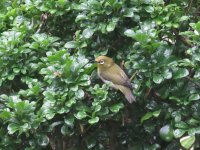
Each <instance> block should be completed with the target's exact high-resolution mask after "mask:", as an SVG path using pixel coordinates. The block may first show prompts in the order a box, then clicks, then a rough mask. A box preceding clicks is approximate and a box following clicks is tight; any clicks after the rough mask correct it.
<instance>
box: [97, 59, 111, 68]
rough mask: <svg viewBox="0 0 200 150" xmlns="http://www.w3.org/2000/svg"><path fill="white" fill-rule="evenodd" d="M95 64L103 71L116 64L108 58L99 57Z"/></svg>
mask: <svg viewBox="0 0 200 150" xmlns="http://www.w3.org/2000/svg"><path fill="white" fill-rule="evenodd" d="M95 62H97V63H98V67H99V68H101V69H106V68H109V67H111V66H112V65H113V64H114V61H113V59H112V58H110V57H107V56H98V57H97V58H95Z"/></svg>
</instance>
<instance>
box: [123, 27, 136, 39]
mask: <svg viewBox="0 0 200 150" xmlns="http://www.w3.org/2000/svg"><path fill="white" fill-rule="evenodd" d="M124 35H126V36H127V37H133V36H134V35H135V32H134V31H133V30H131V29H127V30H126V31H125V32H124Z"/></svg>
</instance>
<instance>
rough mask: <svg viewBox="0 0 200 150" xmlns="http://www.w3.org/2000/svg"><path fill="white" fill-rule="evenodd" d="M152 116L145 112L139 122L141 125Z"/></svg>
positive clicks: (150, 113)
mask: <svg viewBox="0 0 200 150" xmlns="http://www.w3.org/2000/svg"><path fill="white" fill-rule="evenodd" d="M152 116H153V113H152V112H147V113H146V114H145V115H144V116H143V117H142V118H141V120H140V122H141V123H143V122H144V121H145V120H148V119H150V118H151V117H152Z"/></svg>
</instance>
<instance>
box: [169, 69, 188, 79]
mask: <svg viewBox="0 0 200 150" xmlns="http://www.w3.org/2000/svg"><path fill="white" fill-rule="evenodd" d="M188 75H189V71H188V70H187V69H185V68H179V69H178V70H177V71H176V72H175V73H174V75H173V77H174V79H180V78H183V77H186V76H188Z"/></svg>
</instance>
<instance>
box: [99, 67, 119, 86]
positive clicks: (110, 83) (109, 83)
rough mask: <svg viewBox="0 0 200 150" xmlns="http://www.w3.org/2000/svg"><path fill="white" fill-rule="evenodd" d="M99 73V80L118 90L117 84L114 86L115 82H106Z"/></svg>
mask: <svg viewBox="0 0 200 150" xmlns="http://www.w3.org/2000/svg"><path fill="white" fill-rule="evenodd" d="M97 73H98V76H99V78H100V79H101V80H102V81H103V82H104V83H106V84H108V85H109V86H110V87H112V88H115V89H117V88H116V86H115V84H113V82H111V81H109V80H106V79H104V78H103V76H101V73H100V71H99V70H98V71H97Z"/></svg>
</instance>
